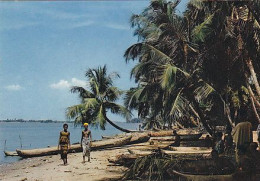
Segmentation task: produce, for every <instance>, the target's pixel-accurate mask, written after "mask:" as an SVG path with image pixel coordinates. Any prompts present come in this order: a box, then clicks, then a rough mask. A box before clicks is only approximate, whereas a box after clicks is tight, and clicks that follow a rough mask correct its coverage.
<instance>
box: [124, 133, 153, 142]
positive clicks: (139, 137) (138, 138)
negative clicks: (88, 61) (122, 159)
mask: <svg viewBox="0 0 260 181" xmlns="http://www.w3.org/2000/svg"><path fill="white" fill-rule="evenodd" d="M131 135H132V138H131V140H130V142H129V143H128V144H137V143H144V142H147V141H148V140H149V139H150V136H149V134H148V133H132V134H131Z"/></svg>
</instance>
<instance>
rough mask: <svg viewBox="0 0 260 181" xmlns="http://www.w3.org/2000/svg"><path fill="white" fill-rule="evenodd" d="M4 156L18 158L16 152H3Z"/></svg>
mask: <svg viewBox="0 0 260 181" xmlns="http://www.w3.org/2000/svg"><path fill="white" fill-rule="evenodd" d="M4 153H5V156H18V154H17V152H16V151H4Z"/></svg>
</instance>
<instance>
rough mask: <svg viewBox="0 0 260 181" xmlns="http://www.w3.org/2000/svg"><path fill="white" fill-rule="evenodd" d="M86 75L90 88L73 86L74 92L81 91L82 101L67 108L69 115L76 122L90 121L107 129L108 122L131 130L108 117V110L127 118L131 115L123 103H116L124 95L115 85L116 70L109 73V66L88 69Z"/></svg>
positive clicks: (72, 90)
mask: <svg viewBox="0 0 260 181" xmlns="http://www.w3.org/2000/svg"><path fill="white" fill-rule="evenodd" d="M86 77H87V78H88V81H89V90H87V89H85V88H83V87H77V86H75V87H72V89H71V92H72V93H79V97H80V99H81V103H80V104H78V105H74V106H71V107H68V108H67V113H66V115H67V117H68V118H69V119H75V123H76V124H77V123H78V124H80V123H84V122H88V123H90V124H93V125H99V126H100V128H101V129H105V125H106V122H108V123H109V124H111V125H112V126H114V127H115V128H116V129H119V130H120V131H123V132H127V133H128V132H131V131H130V130H127V129H124V128H121V127H119V126H118V125H116V124H115V123H113V122H112V121H111V120H110V119H109V118H108V117H107V112H108V111H111V113H113V114H119V115H121V116H123V117H125V118H127V119H129V118H130V117H131V113H130V111H129V110H128V109H127V108H125V107H124V106H122V105H119V104H117V103H115V101H117V100H118V99H119V97H120V96H121V95H122V93H123V92H122V91H121V90H119V89H118V88H117V87H115V86H113V80H114V79H115V78H119V75H118V74H117V73H115V72H113V73H111V74H109V75H108V74H107V67H106V66H103V67H98V68H97V69H88V70H87V72H86Z"/></svg>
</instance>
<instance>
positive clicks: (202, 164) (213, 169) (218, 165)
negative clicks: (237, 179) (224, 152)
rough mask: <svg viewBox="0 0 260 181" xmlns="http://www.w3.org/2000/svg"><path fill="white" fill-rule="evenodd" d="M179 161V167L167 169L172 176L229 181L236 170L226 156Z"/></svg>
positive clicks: (198, 180)
mask: <svg viewBox="0 0 260 181" xmlns="http://www.w3.org/2000/svg"><path fill="white" fill-rule="evenodd" d="M180 163H181V164H180V165H178V167H179V168H174V169H173V168H170V169H168V170H167V172H168V174H169V175H171V176H172V177H173V178H176V176H179V177H182V178H185V179H186V180H193V181H213V180H214V181H218V180H219V181H229V180H233V179H234V176H235V175H234V173H235V171H236V167H235V165H234V163H233V162H232V160H231V159H230V158H227V157H220V158H218V159H217V160H215V159H212V158H208V159H199V160H184V161H182V162H180Z"/></svg>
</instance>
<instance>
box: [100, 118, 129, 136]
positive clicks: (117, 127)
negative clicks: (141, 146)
mask: <svg viewBox="0 0 260 181" xmlns="http://www.w3.org/2000/svg"><path fill="white" fill-rule="evenodd" d="M105 119H106V121H107V122H108V123H109V124H111V125H112V126H113V127H115V128H116V129H118V130H120V131H123V132H125V133H131V131H130V130H128V129H124V128H121V127H120V126H117V125H116V124H115V123H113V122H112V121H111V120H110V119H108V118H107V117H105Z"/></svg>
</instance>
